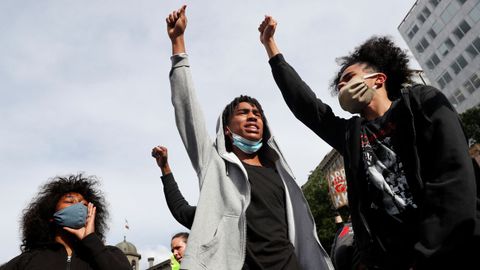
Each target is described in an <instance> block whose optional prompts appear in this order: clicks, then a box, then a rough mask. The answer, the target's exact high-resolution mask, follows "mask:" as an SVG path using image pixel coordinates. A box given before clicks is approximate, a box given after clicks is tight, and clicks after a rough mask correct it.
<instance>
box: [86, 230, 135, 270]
mask: <svg viewBox="0 0 480 270" xmlns="http://www.w3.org/2000/svg"><path fill="white" fill-rule="evenodd" d="M81 243H82V245H83V247H84V248H85V250H86V252H88V253H89V254H88V255H90V258H91V259H92V260H93V261H92V263H93V264H94V265H95V266H96V267H97V268H95V269H98V270H109V269H118V270H131V269H132V268H131V266H130V263H129V262H128V259H127V257H126V256H125V254H124V253H123V252H122V251H121V250H120V249H119V248H117V247H113V246H105V245H104V244H103V242H102V240H101V239H100V238H99V237H98V236H97V235H96V234H95V233H91V234H89V235H87V236H86V237H85V238H83V239H82V241H81Z"/></svg>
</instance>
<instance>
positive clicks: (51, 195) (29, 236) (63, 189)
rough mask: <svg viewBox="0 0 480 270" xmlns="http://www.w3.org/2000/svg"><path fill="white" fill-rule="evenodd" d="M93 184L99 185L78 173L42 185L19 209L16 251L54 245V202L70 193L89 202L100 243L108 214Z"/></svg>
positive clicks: (91, 177)
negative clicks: (94, 212)
mask: <svg viewBox="0 0 480 270" xmlns="http://www.w3.org/2000/svg"><path fill="white" fill-rule="evenodd" d="M97 185H99V183H98V180H97V178H96V177H95V176H84V175H83V174H81V173H79V174H77V175H68V176H64V177H60V176H56V177H54V178H53V179H51V180H50V181H49V182H48V183H46V184H45V185H43V186H42V187H41V189H40V191H39V193H38V194H37V195H36V196H35V197H34V198H33V199H32V201H31V202H30V204H29V205H28V206H27V207H26V208H25V209H24V210H23V216H22V224H21V227H22V245H21V246H20V249H21V250H22V251H23V252H24V251H29V250H32V249H34V248H35V247H40V246H43V245H48V244H51V243H53V242H55V240H54V238H55V231H56V229H57V228H58V227H57V226H56V225H55V224H54V222H52V221H51V219H52V218H53V214H54V213H55V211H56V206H57V203H58V201H59V200H60V199H61V198H62V196H63V195H65V194H67V193H71V192H76V193H79V194H81V195H82V196H83V198H84V199H85V200H86V201H87V202H90V203H93V205H94V206H95V207H96V215H95V234H96V235H98V236H99V237H100V239H102V240H103V239H104V238H105V235H104V234H105V231H106V230H107V229H108V227H107V225H106V220H107V218H108V211H107V209H106V202H105V199H104V197H103V194H102V193H101V191H100V190H98V189H96V186H97Z"/></svg>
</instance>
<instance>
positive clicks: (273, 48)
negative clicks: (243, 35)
mask: <svg viewBox="0 0 480 270" xmlns="http://www.w3.org/2000/svg"><path fill="white" fill-rule="evenodd" d="M275 29H277V21H275V20H274V19H273V18H272V16H268V15H265V19H263V21H262V23H261V24H260V26H259V27H258V31H259V32H260V42H262V44H263V46H264V47H265V50H266V51H267V54H268V58H269V59H270V58H272V57H274V56H275V55H277V54H279V53H280V51H279V49H278V47H277V43H276V42H275V39H274V37H273V36H274V34H275Z"/></svg>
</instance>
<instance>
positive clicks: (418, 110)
mask: <svg viewBox="0 0 480 270" xmlns="http://www.w3.org/2000/svg"><path fill="white" fill-rule="evenodd" d="M276 26H277V24H276V22H275V20H273V18H272V17H270V16H266V17H265V19H264V21H263V22H262V23H261V25H260V26H259V31H260V40H261V42H262V43H263V45H264V46H265V49H266V51H267V54H268V56H269V58H270V60H269V63H270V66H271V68H272V73H273V76H274V79H275V81H276V83H277V85H278V87H279V88H280V90H281V92H282V95H283V97H284V99H285V102H286V103H287V105H288V107H289V108H290V110H291V111H292V112H293V113H294V115H295V116H296V117H297V118H298V119H299V120H300V121H302V122H303V123H304V124H305V125H307V126H308V127H309V128H310V129H311V130H312V131H314V132H315V133H316V134H317V135H318V136H320V137H321V138H322V139H323V140H325V141H326V142H327V143H328V144H330V145H331V146H332V147H333V148H335V149H336V150H337V151H338V152H339V153H340V154H342V155H343V157H344V164H345V171H346V175H347V183H348V201H349V206H350V211H351V215H352V223H353V229H354V232H355V246H356V248H357V249H358V252H359V254H360V261H361V263H360V264H359V265H357V267H359V268H361V267H367V268H369V269H412V268H413V269H480V265H479V264H480V260H478V259H477V258H476V255H478V252H479V250H480V248H479V244H478V242H479V239H480V238H479V237H480V227H479V226H480V222H479V221H478V216H480V215H479V214H478V209H477V208H476V207H477V205H476V203H477V194H476V184H475V179H474V171H473V166H472V162H471V160H470V157H469V156H468V147H467V142H466V139H465V135H464V133H463V131H462V127H461V124H460V121H459V118H458V115H457V113H456V112H455V109H454V108H453V107H452V105H451V104H450V103H449V102H448V99H447V98H446V97H445V96H444V95H443V94H442V93H441V92H440V91H438V90H437V89H435V88H433V87H430V86H422V85H415V86H412V87H408V88H404V84H405V83H408V82H409V79H410V75H411V71H410V70H409V69H408V58H407V56H406V54H405V53H404V52H403V51H402V50H401V49H400V48H398V47H396V46H395V45H394V44H393V42H392V41H390V39H388V38H386V37H373V38H371V39H369V40H368V41H366V42H365V43H363V44H362V45H361V46H359V47H358V48H356V49H355V51H354V52H353V53H351V54H350V55H348V56H345V57H342V58H340V62H341V68H340V71H339V72H338V74H337V76H336V77H335V79H334V81H333V84H332V87H333V88H334V89H335V90H334V92H335V93H337V94H338V95H339V101H340V105H341V107H342V108H343V109H344V110H346V111H349V112H351V113H354V114H356V113H358V114H360V116H354V117H352V118H350V119H343V118H340V117H338V116H336V115H335V114H334V113H333V111H332V109H331V108H330V106H328V105H327V104H325V103H323V102H322V101H321V100H320V99H318V98H317V97H316V95H315V93H314V92H313V91H312V90H311V89H310V88H309V87H308V85H307V84H306V83H305V82H303V81H302V79H301V78H300V76H299V75H298V74H297V73H296V72H295V70H294V69H293V68H292V67H291V66H290V65H289V64H288V63H287V62H286V61H285V59H284V57H283V55H282V54H280V52H279V50H278V47H277V45H276V43H275V40H274V32H275V28H276ZM402 89H403V90H402ZM469 264H471V265H472V266H469ZM467 266H468V267H467ZM470 267H473V268H470Z"/></svg>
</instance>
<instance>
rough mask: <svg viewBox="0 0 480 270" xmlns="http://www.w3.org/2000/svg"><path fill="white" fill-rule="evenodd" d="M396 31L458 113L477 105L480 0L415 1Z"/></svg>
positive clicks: (479, 99)
mask: <svg viewBox="0 0 480 270" xmlns="http://www.w3.org/2000/svg"><path fill="white" fill-rule="evenodd" d="M398 30H399V31H400V34H401V35H402V37H403V39H404V40H405V41H406V43H407V44H408V46H409V47H410V50H411V51H412V53H413V55H414V57H415V58H416V59H417V61H418V63H419V64H420V66H421V67H422V69H423V71H424V72H425V75H426V76H427V77H428V78H429V80H430V82H431V84H432V85H433V86H435V87H437V88H439V89H440V90H442V91H443V93H444V94H445V95H446V96H447V97H448V99H449V100H450V102H451V103H452V104H454V106H455V107H456V109H457V112H458V113H462V112H464V111H466V110H468V109H469V108H472V107H474V106H476V105H479V104H480V0H417V1H416V2H415V4H414V5H413V7H412V8H411V9H410V11H409V12H408V14H407V15H406V16H405V18H404V19H403V21H402V22H401V23H400V25H399V26H398Z"/></svg>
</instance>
